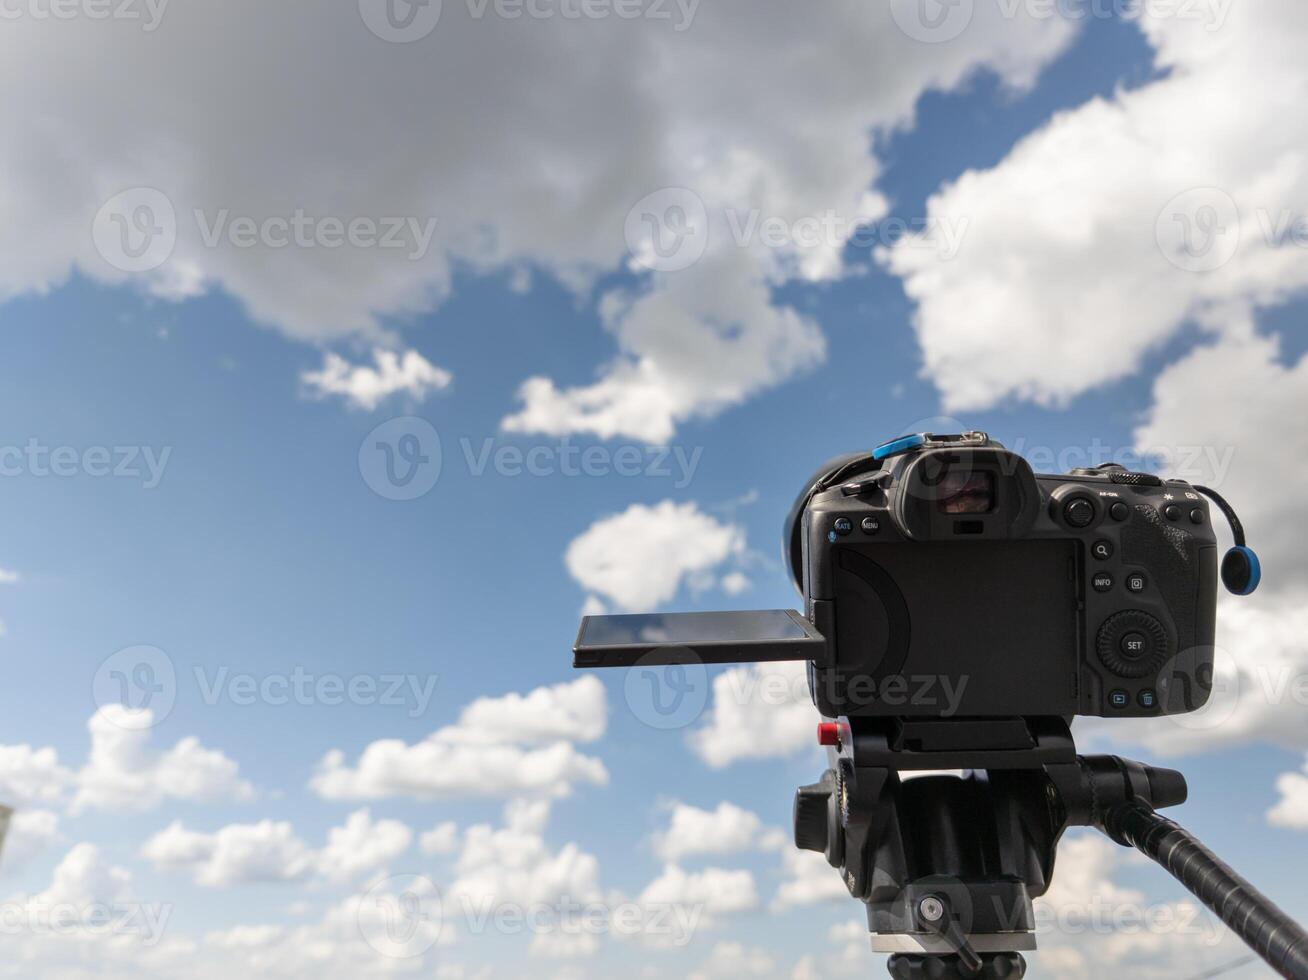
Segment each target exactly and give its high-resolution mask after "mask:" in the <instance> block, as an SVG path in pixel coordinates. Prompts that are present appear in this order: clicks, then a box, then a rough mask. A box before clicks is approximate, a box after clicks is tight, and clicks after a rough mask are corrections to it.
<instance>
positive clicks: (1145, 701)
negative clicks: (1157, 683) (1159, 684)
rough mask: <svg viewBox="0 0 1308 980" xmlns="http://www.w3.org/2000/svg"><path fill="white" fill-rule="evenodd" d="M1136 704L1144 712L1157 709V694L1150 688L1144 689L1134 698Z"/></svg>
mask: <svg viewBox="0 0 1308 980" xmlns="http://www.w3.org/2000/svg"><path fill="white" fill-rule="evenodd" d="M1135 700H1136V703H1137V704H1139V705H1140V707H1142V708H1144V709H1145V710H1146V711H1152V710H1153V709H1154V708H1156V707H1158V694H1157V693H1156V692H1155V691H1154V689H1153V688H1152V687H1146V688H1145V689H1144V690H1143V691H1141V692H1140V693H1139V694H1137V695H1136V696H1135Z"/></svg>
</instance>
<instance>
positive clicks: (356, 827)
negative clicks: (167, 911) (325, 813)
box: [141, 809, 413, 887]
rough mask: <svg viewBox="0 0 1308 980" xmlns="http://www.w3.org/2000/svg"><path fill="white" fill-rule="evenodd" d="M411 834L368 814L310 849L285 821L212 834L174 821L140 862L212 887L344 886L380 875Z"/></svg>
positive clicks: (146, 846)
mask: <svg viewBox="0 0 1308 980" xmlns="http://www.w3.org/2000/svg"><path fill="white" fill-rule="evenodd" d="M412 841H413V831H412V830H410V829H409V828H408V827H406V826H405V825H404V824H402V823H400V822H399V821H398V820H374V819H373V818H372V815H371V814H370V813H369V812H368V810H366V809H363V810H357V811H355V812H354V813H352V814H350V815H349V816H348V817H347V818H346V820H345V823H344V824H343V825H342V826H340V827H333V828H331V830H329V831H328V833H327V843H326V845H325V846H324V847H323V848H322V849H321V850H317V851H315V850H313V849H311V848H310V847H309V846H308V845H307V844H305V842H304V841H303V840H302V839H300V837H299V836H298V835H297V834H296V833H295V830H294V828H292V826H291V824H290V823H288V822H286V821H274V820H261V821H259V822H258V823H253V824H228V825H227V826H225V827H222V828H220V829H219V830H217V831H215V832H213V833H204V832H201V831H194V830H188V829H187V828H186V827H185V826H184V825H183V824H182V823H181V821H175V822H173V823H172V824H170V825H169V826H168V827H167V828H165V829H164V830H162V831H160V832H159V833H157V834H155V835H154V836H153V837H151V838H150V839H149V840H148V841H146V843H145V844H144V845H143V846H142V848H141V855H142V857H144V858H146V859H147V860H149V861H150V862H151V863H153V864H154V866H155V867H157V868H159V869H161V870H164V871H184V872H187V873H189V874H190V875H191V876H192V877H193V878H194V879H195V881H196V882H197V883H198V884H201V885H207V886H211V887H222V886H227V885H235V884H245V883H249V882H259V881H302V880H304V879H306V878H308V877H310V876H312V875H321V876H323V877H325V878H328V879H329V880H331V881H336V882H345V881H350V880H354V879H358V878H361V877H363V876H364V875H367V874H370V873H373V872H376V871H380V870H382V869H383V868H385V866H386V865H387V863H388V862H390V861H392V860H393V859H395V858H396V857H398V856H399V855H401V854H403V853H404V852H405V851H406V850H408V848H409V845H410V844H411V843H412Z"/></svg>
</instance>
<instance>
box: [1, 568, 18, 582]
mask: <svg viewBox="0 0 1308 980" xmlns="http://www.w3.org/2000/svg"><path fill="white" fill-rule="evenodd" d="M20 581H22V576H21V575H19V574H18V573H17V572H15V571H13V570H12V569H9V568H0V585H14V584H15V583H17V582H20Z"/></svg>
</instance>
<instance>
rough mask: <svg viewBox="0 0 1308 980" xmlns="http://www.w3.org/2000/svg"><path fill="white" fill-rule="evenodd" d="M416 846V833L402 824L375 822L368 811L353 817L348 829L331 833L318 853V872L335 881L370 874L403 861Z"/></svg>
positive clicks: (335, 830)
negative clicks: (412, 844) (395, 860)
mask: <svg viewBox="0 0 1308 980" xmlns="http://www.w3.org/2000/svg"><path fill="white" fill-rule="evenodd" d="M412 842H413V831H412V830H410V829H409V828H408V827H407V826H405V825H404V824H402V823H400V821H398V820H374V819H373V818H372V814H370V813H369V812H368V810H367V809H363V810H357V811H355V812H354V813H351V814H350V815H349V816H348V817H347V818H346V820H345V824H344V826H341V827H333V828H332V829H331V830H329V831H328V832H327V846H326V847H324V848H323V849H322V850H321V851H320V852H319V853H318V860H317V865H318V871H319V873H320V874H324V875H326V876H327V877H328V878H330V879H332V880H334V881H348V880H350V879H352V878H358V877H360V876H362V875H365V874H369V873H371V872H373V871H377V870H378V869H381V868H385V867H386V865H387V864H388V863H389V862H390V861H393V860H394V859H395V858H397V857H399V856H400V855H401V854H403V853H404V852H405V851H407V850H408V849H409V845H410V844H411V843H412Z"/></svg>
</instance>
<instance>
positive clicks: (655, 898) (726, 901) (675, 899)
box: [636, 864, 758, 925]
mask: <svg viewBox="0 0 1308 980" xmlns="http://www.w3.org/2000/svg"><path fill="white" fill-rule="evenodd" d="M636 901H637V903H639V904H640V905H644V906H647V907H651V906H652V907H660V906H680V907H682V908H690V907H698V908H700V909H702V910H703V911H702V915H701V917H700V920H699V921H700V924H701V925H709V924H711V923H712V921H713V920H715V919H716V918H717V917H719V916H722V915H732V914H735V913H738V912H747V911H749V910H750V909H753V908H757V907H758V892H757V891H756V890H755V887H754V876H753V875H752V874H751V873H750V872H749V871H746V870H744V869H727V868H705V869H703V870H702V871H685V870H683V869H682V868H679V867H677V866H676V865H671V864H670V865H667V866H666V867H665V868H664V869H663V873H662V874H660V875H659V876H658V877H657V878H655V879H654V880H653V881H651V882H650V883H649V884H648V885H646V886H645V888H644V889H643V890H642V891H641V893H640V896H639V897H638V898H637V899H636Z"/></svg>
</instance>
